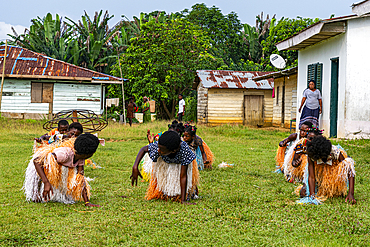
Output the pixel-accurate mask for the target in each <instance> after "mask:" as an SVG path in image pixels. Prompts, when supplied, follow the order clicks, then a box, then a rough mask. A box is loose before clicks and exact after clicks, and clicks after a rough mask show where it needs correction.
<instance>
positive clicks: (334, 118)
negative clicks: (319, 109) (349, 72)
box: [330, 58, 339, 137]
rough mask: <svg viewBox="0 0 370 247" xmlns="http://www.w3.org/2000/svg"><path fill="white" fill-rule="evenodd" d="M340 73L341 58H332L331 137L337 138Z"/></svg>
mask: <svg viewBox="0 0 370 247" xmlns="http://www.w3.org/2000/svg"><path fill="white" fill-rule="evenodd" d="M338 72H339V58H332V59H331V86H330V137H336V136H337V124H338Z"/></svg>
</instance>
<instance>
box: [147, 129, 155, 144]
mask: <svg viewBox="0 0 370 247" xmlns="http://www.w3.org/2000/svg"><path fill="white" fill-rule="evenodd" d="M146 136H147V138H148V142H149V143H153V142H154V134H150V130H148V131H147V133H146Z"/></svg>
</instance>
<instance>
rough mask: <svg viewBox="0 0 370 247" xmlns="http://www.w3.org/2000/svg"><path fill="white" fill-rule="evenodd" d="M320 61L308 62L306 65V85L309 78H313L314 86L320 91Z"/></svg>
mask: <svg viewBox="0 0 370 247" xmlns="http://www.w3.org/2000/svg"><path fill="white" fill-rule="evenodd" d="M322 65H323V64H322V63H314V64H309V65H308V66H307V87H308V83H309V82H310V80H315V82H316V88H317V89H319V90H320V92H321V84H322Z"/></svg>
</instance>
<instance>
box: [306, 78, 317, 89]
mask: <svg viewBox="0 0 370 247" xmlns="http://www.w3.org/2000/svg"><path fill="white" fill-rule="evenodd" d="M311 81H312V82H313V84H314V85H315V88H316V81H315V80H314V79H311V80H309V81H308V84H310V82H311ZM307 88H309V87H307Z"/></svg>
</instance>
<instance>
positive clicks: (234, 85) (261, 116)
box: [193, 70, 274, 126]
mask: <svg viewBox="0 0 370 247" xmlns="http://www.w3.org/2000/svg"><path fill="white" fill-rule="evenodd" d="M268 73H270V72H259V71H226V70H198V71H197V76H196V78H195V80H194V84H193V89H197V92H198V108H197V120H198V123H203V124H209V125H219V124H245V125H253V126H257V125H259V126H260V125H264V126H271V125H272V101H273V99H272V89H273V85H274V82H273V79H272V78H271V79H268V80H261V81H258V82H257V81H254V80H253V79H252V78H253V77H255V76H260V75H266V74H268Z"/></svg>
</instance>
